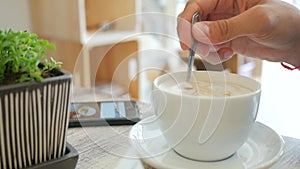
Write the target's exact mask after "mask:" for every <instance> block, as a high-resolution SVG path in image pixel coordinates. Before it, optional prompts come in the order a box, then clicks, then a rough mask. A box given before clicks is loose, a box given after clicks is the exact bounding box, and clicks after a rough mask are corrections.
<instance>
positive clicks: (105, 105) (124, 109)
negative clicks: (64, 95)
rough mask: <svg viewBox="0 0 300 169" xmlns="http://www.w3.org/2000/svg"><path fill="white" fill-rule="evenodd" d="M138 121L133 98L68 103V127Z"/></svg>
mask: <svg viewBox="0 0 300 169" xmlns="http://www.w3.org/2000/svg"><path fill="white" fill-rule="evenodd" d="M138 121H140V111H139V107H138V105H137V103H136V101H134V100H125V101H122V100H118V101H99V102H73V103H71V105H70V119H69V127H84V126H110V125H133V124H135V123H137V122H138Z"/></svg>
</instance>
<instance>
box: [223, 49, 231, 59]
mask: <svg viewBox="0 0 300 169" xmlns="http://www.w3.org/2000/svg"><path fill="white" fill-rule="evenodd" d="M232 55H233V53H232V52H229V51H228V52H225V53H224V58H223V60H227V59H229V58H231V56H232Z"/></svg>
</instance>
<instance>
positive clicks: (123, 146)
mask: <svg viewBox="0 0 300 169" xmlns="http://www.w3.org/2000/svg"><path fill="white" fill-rule="evenodd" d="M77 91H80V90H77ZM81 92H82V91H81ZM83 93H84V94H88V93H87V92H83ZM100 96H101V97H97V99H107V96H108V95H105V94H104V95H103V94H100ZM80 98H84V99H91V98H93V99H94V97H80ZM139 106H140V108H141V110H142V113H143V116H144V117H146V116H149V115H150V114H151V109H150V106H149V105H147V104H142V103H139ZM131 127H132V126H130V125H129V126H99V127H83V128H70V129H68V135H67V141H68V142H69V143H70V144H71V145H72V146H73V147H74V148H75V149H76V150H77V151H78V153H79V160H78V163H77V166H76V168H78V169H89V168H95V169H98V168H103V169H106V168H107V169H110V168H113V169H127V168H128V169H129V168H130V169H152V167H151V166H149V165H147V164H145V163H143V162H142V161H141V160H140V159H139V158H138V156H137V154H136V153H135V152H134V149H133V147H132V146H131V145H130V142H129V137H128V134H129V131H130V129H131ZM283 138H284V141H285V147H284V154H283V155H282V156H281V158H280V160H279V161H277V162H276V163H275V164H274V165H273V166H272V167H271V169H297V168H299V169H300V140H299V139H295V138H290V137H283Z"/></svg>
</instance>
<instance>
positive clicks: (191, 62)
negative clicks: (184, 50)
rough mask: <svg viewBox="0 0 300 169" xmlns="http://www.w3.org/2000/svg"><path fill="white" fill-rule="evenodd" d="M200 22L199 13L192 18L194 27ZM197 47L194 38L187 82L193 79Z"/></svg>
mask: <svg viewBox="0 0 300 169" xmlns="http://www.w3.org/2000/svg"><path fill="white" fill-rule="evenodd" d="M199 21H200V14H199V13H198V12H197V13H195V14H194V15H193V17H192V24H191V25H192V27H193V25H194V24H195V23H196V22H199ZM195 45H196V40H195V39H194V38H193V36H192V44H191V48H190V57H189V65H188V66H189V67H188V73H187V79H186V81H187V82H188V81H190V79H191V74H192V68H193V65H194V60H195Z"/></svg>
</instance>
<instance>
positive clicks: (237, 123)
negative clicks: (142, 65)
mask: <svg viewBox="0 0 300 169" xmlns="http://www.w3.org/2000/svg"><path fill="white" fill-rule="evenodd" d="M186 77H187V72H175V73H169V74H164V75H162V76H160V77H158V78H156V79H155V81H154V87H153V92H152V96H151V102H152V106H153V109H154V112H155V113H156V116H157V122H158V125H159V128H160V129H161V131H162V133H163V136H164V137H165V139H166V141H167V142H168V144H169V145H170V146H171V147H172V148H173V149H174V150H175V151H176V152H177V153H178V154H180V155H181V156H184V157H186V158H189V159H193V160H200V161H217V160H222V159H226V158H228V157H230V156H231V155H233V154H234V153H235V152H236V151H237V150H238V149H239V148H240V147H241V146H242V145H243V144H244V143H245V142H246V140H247V138H248V135H249V132H250V130H251V128H252V125H253V124H254V122H255V119H256V115H257V110H258V107H259V100H260V83H259V82H257V81H256V80H254V79H251V78H248V77H244V76H241V75H237V74H231V73H225V72H214V71H195V72H193V74H192V77H191V81H207V82H209V83H211V84H214V83H218V84H219V85H220V84H222V85H223V86H225V88H224V89H225V90H231V88H232V86H230V85H228V84H230V83H233V84H237V85H241V86H243V87H245V88H247V89H249V91H248V92H246V93H239V92H238V93H237V94H235V95H232V96H227V95H226V94H225V95H224V96H223V95H222V96H209V95H191V94H186V93H183V92H182V91H181V90H173V89H174V88H173V87H172V86H174V85H175V86H176V85H181V84H182V83H186V82H185V81H186ZM212 88H214V89H215V88H216V90H219V89H218V88H220V86H219V87H216V86H212ZM221 88H222V87H221ZM219 92H220V91H219ZM226 92H227V91H225V93H226Z"/></svg>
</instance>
